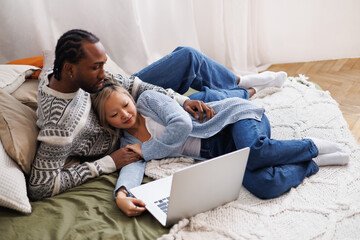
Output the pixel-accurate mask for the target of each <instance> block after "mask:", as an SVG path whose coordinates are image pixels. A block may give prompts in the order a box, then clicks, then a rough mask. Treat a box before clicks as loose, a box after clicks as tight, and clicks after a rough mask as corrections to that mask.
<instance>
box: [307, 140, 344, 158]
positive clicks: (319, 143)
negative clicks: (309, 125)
mask: <svg viewBox="0 0 360 240" xmlns="http://www.w3.org/2000/svg"><path fill="white" fill-rule="evenodd" d="M310 139H311V140H313V142H314V144H315V145H316V147H317V148H318V150H319V155H320V154H326V153H334V152H342V149H341V148H340V146H339V145H338V144H337V143H334V142H330V141H327V140H324V139H319V138H310Z"/></svg>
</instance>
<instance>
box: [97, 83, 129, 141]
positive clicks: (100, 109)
mask: <svg viewBox="0 0 360 240" xmlns="http://www.w3.org/2000/svg"><path fill="white" fill-rule="evenodd" d="M114 92H118V93H123V94H126V95H127V96H128V97H129V98H130V99H131V100H132V101H133V103H134V104H135V100H134V98H133V97H132V96H131V95H130V93H129V92H128V91H127V90H126V89H125V88H123V87H122V86H120V85H119V84H117V83H105V84H104V85H103V87H102V88H101V89H100V90H99V91H98V92H97V93H94V94H92V95H91V100H92V106H93V108H94V110H95V112H96V114H97V115H98V117H99V121H100V125H101V126H102V127H103V128H104V129H105V130H107V131H108V132H109V133H110V134H112V135H116V136H118V135H119V131H118V129H116V128H114V127H112V126H110V124H109V123H108V122H107V121H106V116H105V102H106V100H108V98H109V97H110V96H111V95H112V94H113V93H114Z"/></svg>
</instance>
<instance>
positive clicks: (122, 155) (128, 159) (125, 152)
mask: <svg viewBox="0 0 360 240" xmlns="http://www.w3.org/2000/svg"><path fill="white" fill-rule="evenodd" d="M110 157H111V158H112V159H113V160H114V163H115V166H116V169H120V168H122V167H124V166H126V165H128V164H129V163H133V162H137V161H139V160H140V159H141V157H140V155H139V154H137V153H135V152H133V151H131V150H130V149H127V148H120V149H118V150H116V151H115V152H113V153H111V154H110Z"/></svg>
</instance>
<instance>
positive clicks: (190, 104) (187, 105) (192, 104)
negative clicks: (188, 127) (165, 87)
mask: <svg viewBox="0 0 360 240" xmlns="http://www.w3.org/2000/svg"><path fill="white" fill-rule="evenodd" d="M184 109H185V110H186V111H187V112H188V113H190V114H191V115H192V116H193V117H194V118H196V119H199V122H200V123H202V121H203V119H204V112H205V114H206V121H208V120H209V119H211V118H213V117H214V115H215V114H216V113H215V111H214V109H212V107H210V106H208V105H206V104H205V103H204V102H203V101H199V100H190V99H187V100H186V101H185V102H184ZM196 110H197V111H198V112H199V115H200V116H199V115H198V114H197V113H196Z"/></svg>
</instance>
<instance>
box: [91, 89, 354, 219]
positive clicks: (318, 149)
mask: <svg viewBox="0 0 360 240" xmlns="http://www.w3.org/2000/svg"><path fill="white" fill-rule="evenodd" d="M208 104H209V106H211V107H212V108H213V109H214V111H215V113H216V114H215V115H214V116H213V117H212V118H211V119H209V120H208V121H205V122H203V123H199V122H198V121H196V119H195V118H193V117H192V116H191V115H189V114H188V113H187V112H186V111H184V110H183V109H182V108H181V107H180V106H179V105H178V104H177V103H176V102H175V101H174V100H172V99H171V98H169V97H168V96H166V95H164V94H159V93H157V92H155V91H151V90H150V91H145V92H144V93H142V94H141V95H140V97H139V98H138V101H137V104H135V102H134V100H133V99H132V97H131V95H130V94H129V93H128V92H127V91H126V90H124V89H123V88H121V87H120V86H117V85H114V84H110V85H107V86H104V87H103V89H102V90H101V91H100V92H99V93H97V94H96V95H95V96H94V97H93V105H94V107H95V110H96V111H97V113H98V115H99V119H100V124H101V125H102V126H103V127H104V128H105V129H107V130H108V131H109V132H111V133H113V134H120V133H119V131H121V134H122V138H121V146H122V147H126V148H128V149H131V150H132V151H134V152H136V153H138V154H139V155H141V157H142V158H143V159H144V160H140V161H139V162H135V163H132V164H129V165H127V166H125V167H123V168H122V169H121V171H120V175H119V179H118V182H117V185H116V188H115V197H116V203H117V205H118V207H119V208H120V209H121V210H122V211H123V212H125V213H126V214H127V215H128V216H136V215H138V214H141V213H142V212H143V211H145V206H144V203H143V202H142V201H141V200H139V199H135V198H133V197H132V196H131V195H130V194H129V193H128V191H127V189H130V188H132V187H135V186H137V185H139V184H141V181H142V178H143V175H144V169H145V163H146V161H149V160H152V159H161V158H164V157H177V156H188V157H192V158H195V159H199V160H204V159H209V158H213V157H216V156H219V155H222V154H225V153H228V152H231V151H234V150H236V149H241V148H244V147H250V149H251V150H250V155H249V159H248V164H247V168H246V172H245V176H244V180H243V184H244V186H245V187H246V188H247V189H248V190H249V191H250V192H251V193H253V194H254V195H256V196H257V197H259V198H263V199H269V198H274V197H278V196H280V195H281V194H283V193H284V192H286V191H288V190H289V189H290V188H291V187H295V186H297V185H298V184H300V183H301V182H302V181H303V179H304V178H305V177H308V176H311V175H313V174H315V173H316V172H317V171H318V170H319V166H323V165H343V164H346V163H347V162H348V161H349V156H348V155H347V154H346V153H344V152H342V151H341V149H340V147H339V146H338V145H337V144H335V143H332V142H329V141H326V140H321V139H301V140H282V141H281V140H275V139H271V137H270V124H269V121H268V119H267V117H266V116H265V114H264V112H265V110H264V109H263V108H260V107H257V106H256V105H254V104H253V103H251V102H250V101H248V100H245V99H241V98H237V97H233V98H228V99H224V100H221V101H214V102H210V103H208Z"/></svg>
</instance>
